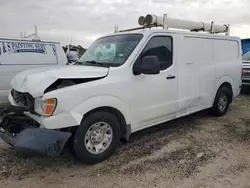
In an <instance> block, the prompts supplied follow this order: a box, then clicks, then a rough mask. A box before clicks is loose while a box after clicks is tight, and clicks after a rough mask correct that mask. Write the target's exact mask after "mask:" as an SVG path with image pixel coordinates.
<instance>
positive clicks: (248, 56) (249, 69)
mask: <svg viewBox="0 0 250 188" xmlns="http://www.w3.org/2000/svg"><path fill="white" fill-rule="evenodd" d="M241 43H242V51H243V54H242V55H243V56H242V63H243V64H242V66H243V75H242V85H243V86H250V39H242V40H241Z"/></svg>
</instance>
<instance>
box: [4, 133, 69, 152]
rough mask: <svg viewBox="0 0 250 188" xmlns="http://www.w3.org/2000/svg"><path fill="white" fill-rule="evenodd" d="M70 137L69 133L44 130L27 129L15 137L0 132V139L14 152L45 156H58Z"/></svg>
mask: <svg viewBox="0 0 250 188" xmlns="http://www.w3.org/2000/svg"><path fill="white" fill-rule="evenodd" d="M70 136H71V133H70V132H62V131H55V130H49V129H44V128H27V129H24V130H23V131H21V132H20V133H18V134H15V135H11V134H8V133H5V132H0V137H1V138H2V139H3V140H4V141H5V142H6V143H8V144H10V145H11V146H13V147H14V148H15V149H16V150H18V151H21V152H25V153H26V152H27V153H34V154H39V155H46V156H58V155H60V154H61V152H62V150H63V148H64V145H65V143H66V142H67V140H68V139H69V137H70Z"/></svg>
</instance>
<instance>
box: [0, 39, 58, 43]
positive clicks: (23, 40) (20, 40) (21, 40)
mask: <svg viewBox="0 0 250 188" xmlns="http://www.w3.org/2000/svg"><path fill="white" fill-rule="evenodd" d="M0 40H10V41H19V42H39V43H53V44H60V42H52V41H36V40H25V39H9V38H0Z"/></svg>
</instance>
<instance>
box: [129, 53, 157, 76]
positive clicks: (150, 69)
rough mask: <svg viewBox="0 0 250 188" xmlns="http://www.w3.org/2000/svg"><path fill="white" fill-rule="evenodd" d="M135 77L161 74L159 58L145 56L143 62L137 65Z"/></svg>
mask: <svg viewBox="0 0 250 188" xmlns="http://www.w3.org/2000/svg"><path fill="white" fill-rule="evenodd" d="M133 72H134V74H135V75H140V74H159V73H160V62H159V60H158V58H157V56H145V57H143V58H142V60H141V64H140V65H138V64H137V65H136V66H135V67H134V70H133Z"/></svg>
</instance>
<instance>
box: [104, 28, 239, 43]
mask: <svg viewBox="0 0 250 188" xmlns="http://www.w3.org/2000/svg"><path fill="white" fill-rule="evenodd" d="M153 33H172V34H180V35H188V36H201V37H202V36H203V37H209V38H219V39H236V40H240V37H237V36H228V35H221V34H209V33H204V32H193V31H181V30H171V29H162V28H161V29H155V28H151V29H149V28H145V29H140V30H134V31H126V32H117V33H113V34H109V35H106V36H112V35H121V34H143V35H147V36H148V35H151V34H153ZM104 37H105V36H104Z"/></svg>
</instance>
